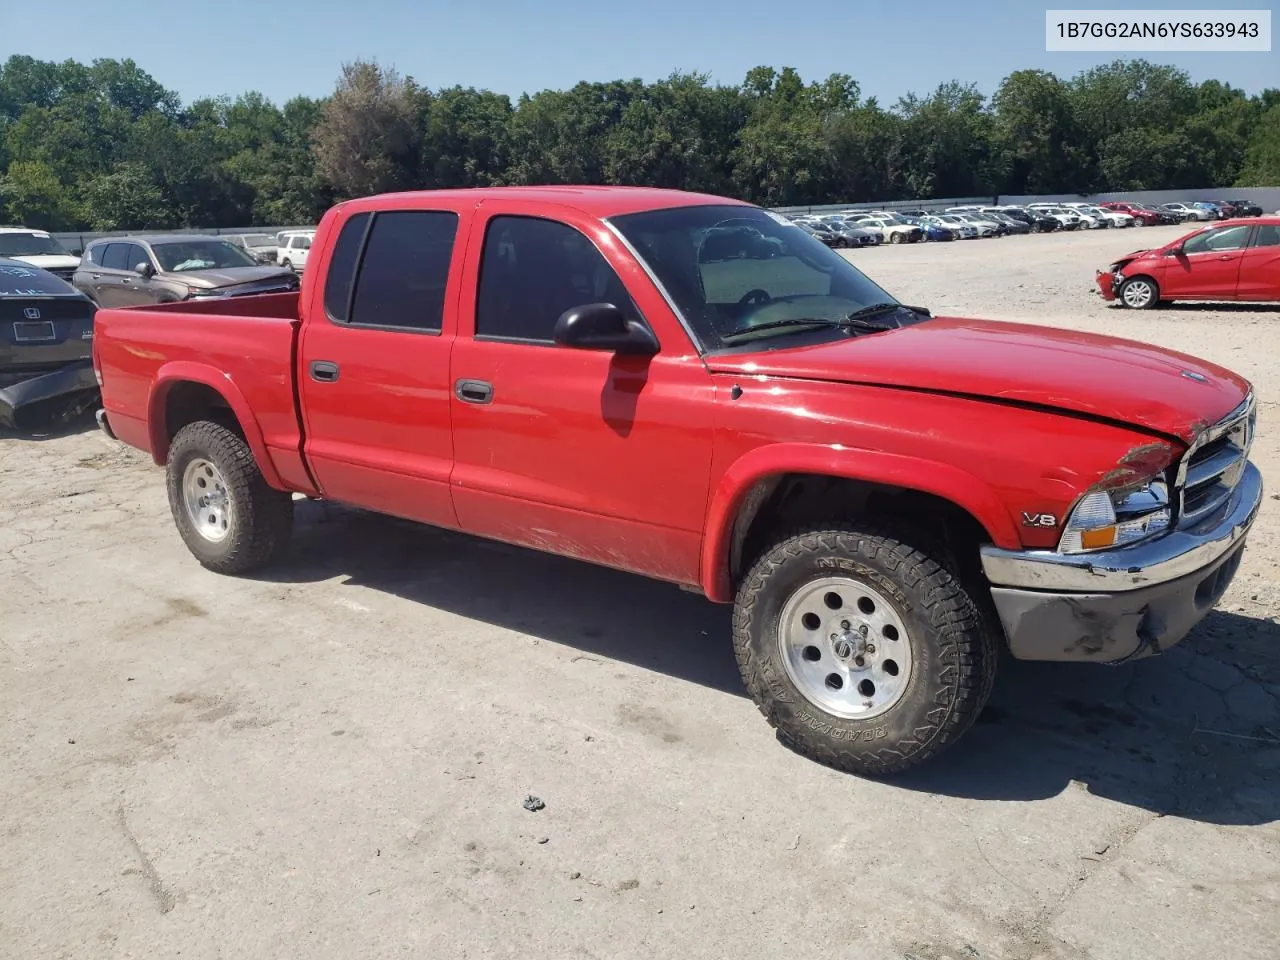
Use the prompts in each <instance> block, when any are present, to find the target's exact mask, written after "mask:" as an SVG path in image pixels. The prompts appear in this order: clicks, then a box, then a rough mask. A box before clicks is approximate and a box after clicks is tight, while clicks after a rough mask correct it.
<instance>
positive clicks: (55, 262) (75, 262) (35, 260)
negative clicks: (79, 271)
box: [12, 253, 80, 270]
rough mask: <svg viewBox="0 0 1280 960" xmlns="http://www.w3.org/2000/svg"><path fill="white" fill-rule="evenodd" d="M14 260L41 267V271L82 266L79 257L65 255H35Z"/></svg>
mask: <svg viewBox="0 0 1280 960" xmlns="http://www.w3.org/2000/svg"><path fill="white" fill-rule="evenodd" d="M12 259H14V260H21V261H22V262H23V263H29V264H31V265H32V266H33V267H39V268H40V269H41V270H61V269H66V268H67V267H71V268H73V269H74V268H75V267H78V266H80V258H79V257H73V256H71V255H70V254H65V253H33V254H31V255H30V256H21V257H13V258H12Z"/></svg>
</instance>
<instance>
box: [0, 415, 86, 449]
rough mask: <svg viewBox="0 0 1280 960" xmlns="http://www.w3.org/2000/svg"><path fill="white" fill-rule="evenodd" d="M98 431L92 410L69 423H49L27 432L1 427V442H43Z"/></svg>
mask: <svg viewBox="0 0 1280 960" xmlns="http://www.w3.org/2000/svg"><path fill="white" fill-rule="evenodd" d="M95 429H97V423H96V422H95V421H94V418H93V411H92V410H90V411H88V412H86V413H84V414H81V415H80V416H78V417H76V418H75V419H73V420H71V421H70V422H67V423H49V424H46V425H43V426H39V427H32V428H30V429H26V430H15V429H14V428H12V427H4V426H0V440H25V441H28V442H31V441H43V440H58V439H61V438H62V437H70V436H74V435H75V434H78V433H87V432H89V431H90V430H95Z"/></svg>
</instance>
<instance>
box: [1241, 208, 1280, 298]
mask: <svg viewBox="0 0 1280 960" xmlns="http://www.w3.org/2000/svg"><path fill="white" fill-rule="evenodd" d="M1236 296H1237V297H1238V298H1239V299H1241V300H1280V224H1274V223H1264V224H1259V225H1258V226H1257V227H1255V228H1254V231H1253V240H1252V241H1251V242H1250V244H1249V248H1248V249H1247V250H1245V252H1244V255H1243V256H1242V257H1241V258H1240V283H1239V286H1238V287H1237V289H1236Z"/></svg>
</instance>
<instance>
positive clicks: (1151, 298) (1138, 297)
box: [1116, 277, 1160, 310]
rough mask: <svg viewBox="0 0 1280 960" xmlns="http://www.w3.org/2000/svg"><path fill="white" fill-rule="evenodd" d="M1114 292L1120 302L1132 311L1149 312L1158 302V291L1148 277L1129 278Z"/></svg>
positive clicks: (1154, 283)
mask: <svg viewBox="0 0 1280 960" xmlns="http://www.w3.org/2000/svg"><path fill="white" fill-rule="evenodd" d="M1116 292H1117V294H1118V295H1119V297H1120V302H1121V303H1123V304H1124V305H1125V306H1126V307H1129V308H1130V309H1132V310H1150V309H1151V308H1152V307H1154V306H1155V305H1156V304H1157V303H1159V302H1160V289H1159V288H1158V287H1157V286H1156V282H1155V281H1154V280H1152V279H1151V278H1150V277H1130V278H1129V279H1128V280H1126V281H1125V282H1124V283H1122V284H1120V289H1119V290H1118V291H1116Z"/></svg>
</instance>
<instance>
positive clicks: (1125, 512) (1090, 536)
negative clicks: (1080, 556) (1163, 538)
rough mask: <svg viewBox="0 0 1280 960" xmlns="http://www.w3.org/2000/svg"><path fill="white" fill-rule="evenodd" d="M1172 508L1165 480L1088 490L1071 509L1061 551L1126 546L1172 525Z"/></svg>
mask: <svg viewBox="0 0 1280 960" xmlns="http://www.w3.org/2000/svg"><path fill="white" fill-rule="evenodd" d="M1171 522H1172V512H1171V510H1170V507H1169V488H1168V486H1167V485H1166V484H1165V482H1164V481H1163V480H1151V481H1149V482H1148V483H1146V484H1145V485H1143V486H1141V487H1137V488H1135V487H1126V488H1124V489H1120V490H1111V491H1107V490H1098V491H1095V492H1094V493H1089V494H1085V496H1083V497H1081V498H1080V500H1079V502H1078V503H1077V504H1076V505H1075V507H1074V508H1073V509H1072V511H1071V515H1070V516H1069V517H1068V518H1067V523H1066V526H1065V528H1064V529H1063V532H1062V539H1061V540H1060V541H1059V542H1058V551H1059V552H1060V553H1088V552H1090V551H1092V550H1107V549H1110V548H1112V547H1127V546H1130V545H1132V544H1135V543H1138V542H1140V541H1142V540H1147V539H1149V538H1151V537H1154V536H1156V535H1157V534H1161V533H1164V532H1165V531H1166V530H1168V529H1169V524H1170V523H1171Z"/></svg>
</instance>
